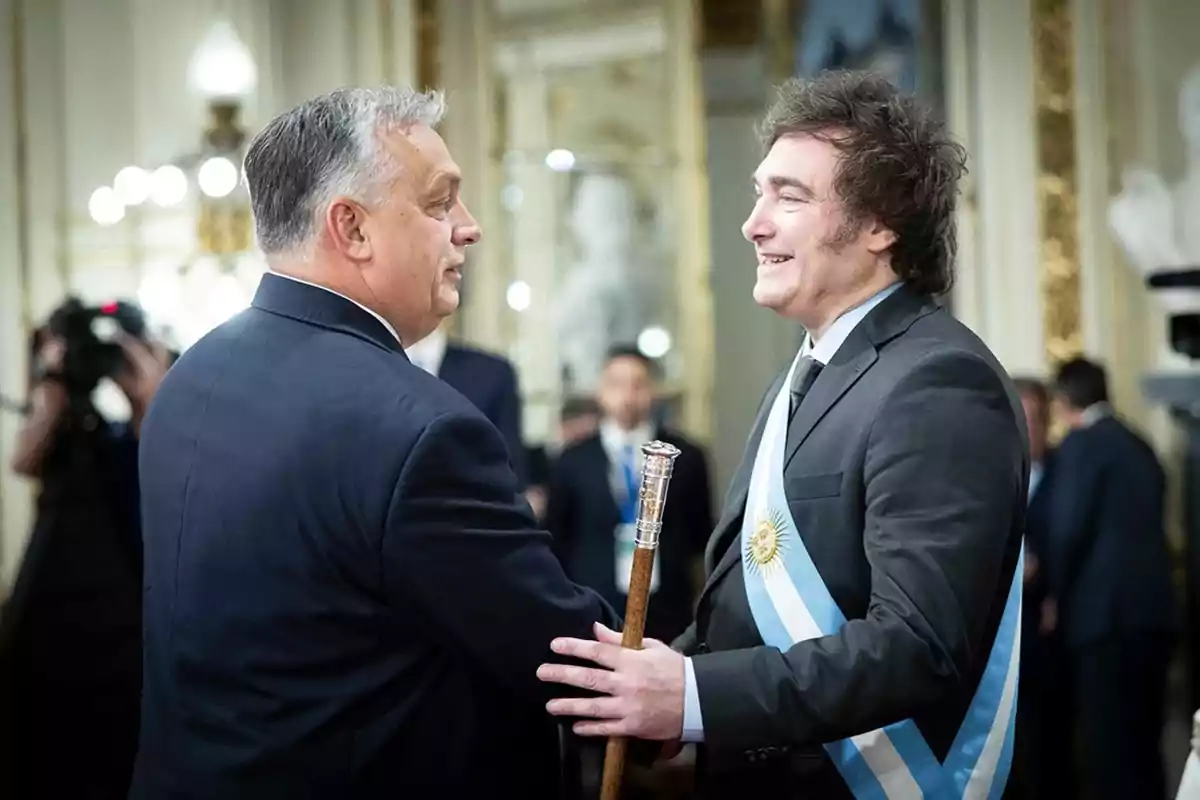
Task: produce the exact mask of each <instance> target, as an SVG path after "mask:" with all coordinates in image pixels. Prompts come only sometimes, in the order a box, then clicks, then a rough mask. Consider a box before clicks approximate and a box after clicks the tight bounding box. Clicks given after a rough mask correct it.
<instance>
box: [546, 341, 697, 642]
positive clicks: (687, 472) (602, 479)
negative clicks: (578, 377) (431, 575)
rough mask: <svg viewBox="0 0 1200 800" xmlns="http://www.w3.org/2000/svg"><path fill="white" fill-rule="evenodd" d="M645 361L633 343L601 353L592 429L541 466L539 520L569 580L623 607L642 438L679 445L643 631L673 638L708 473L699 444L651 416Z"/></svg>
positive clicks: (684, 610) (689, 580)
mask: <svg viewBox="0 0 1200 800" xmlns="http://www.w3.org/2000/svg"><path fill="white" fill-rule="evenodd" d="M654 396H655V378H654V365H653V363H652V362H651V361H650V359H649V358H647V357H646V356H644V355H643V354H642V353H641V352H639V351H638V350H637V349H636V348H633V347H618V348H615V349H614V350H612V351H611V352H610V353H609V355H608V360H607V362H606V364H605V365H604V370H603V372H602V373H601V375H600V383H599V387H598V393H597V399H598V401H599V404H600V407H601V409H602V412H603V416H602V417H601V421H600V425H599V429H598V430H597V431H596V432H595V433H594V434H592V435H591V436H589V437H587V438H586V439H583V440H582V441H580V442H577V443H576V444H573V445H571V446H570V447H567V448H566V449H565V450H563V452H562V454H561V455H560V456H559V458H558V460H557V461H556V462H555V464H554V466H553V468H552V469H551V473H550V489H549V492H548V500H547V512H546V526H547V527H548V528H549V529H550V532H551V533H552V534H553V535H554V546H555V550H556V551H557V552H558V553H559V555H560V557H561V559H562V561H563V564H564V565H565V566H566V568H567V573H568V574H569V575H570V576H571V578H572V579H573V580H576V581H578V582H579V583H581V584H583V585H584V586H590V587H591V588H593V589H595V590H596V591H598V592H600V594H601V595H602V596H603V597H604V598H605V599H606V600H608V601H609V603H611V604H612V605H613V607H614V608H615V609H617V612H618V613H620V614H624V611H625V599H626V593H627V592H628V588H629V587H628V582H629V570H630V567H631V565H632V558H633V540H634V522H635V521H636V519H637V493H638V488H639V486H640V483H641V469H642V460H643V459H642V453H641V448H642V445H644V444H646V443H648V442H651V441H653V440H655V439H660V440H663V441H666V442H670V443H671V444H673V445H675V446H676V447H678V448H679V450H680V453H679V457H678V458H677V459H676V460H675V467H674V473H673V474H672V476H671V489H670V492H671V493H670V498H671V502H670V503H668V504H667V506H666V509H665V512H664V517H663V530H662V535H661V538H660V539H659V549H658V553H657V562H656V564H655V566H654V582H653V584H652V588H653V593H652V595H651V602H650V607H649V611H648V612H647V619H646V635H647V636H651V637H654V638H656V639H668V640H669V639H673V638H675V637H676V636H678V635H679V634H681V633H683V630H684V628H686V627H687V626H688V623H689V622H691V619H692V604H693V602H694V600H695V596H696V593H697V592H698V591H699V585H698V581H697V577H698V574H699V570H700V569H701V566H700V559H701V558H702V556H703V555H704V544H705V542H706V541H707V540H708V534H709V533H710V532H711V531H712V525H713V514H712V497H711V482H710V480H709V476H708V463H707V460H706V458H705V455H704V452H703V451H702V450H701V449H700V448H699V447H698V446H696V444H694V443H693V442H692V441H691V440H690V439H688V438H687V437H685V436H684V435H683V434H681V433H679V432H678V431H673V430H671V429H669V428H666V427H662V426H656V425H655V424H654V423H653V421H652V419H651V412H652V410H653V404H654Z"/></svg>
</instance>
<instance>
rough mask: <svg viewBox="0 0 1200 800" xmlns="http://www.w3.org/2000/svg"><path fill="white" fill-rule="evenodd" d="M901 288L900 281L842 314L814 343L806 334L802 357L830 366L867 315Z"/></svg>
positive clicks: (801, 351)
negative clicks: (809, 357)
mask: <svg viewBox="0 0 1200 800" xmlns="http://www.w3.org/2000/svg"><path fill="white" fill-rule="evenodd" d="M899 288H900V281H896V282H895V283H893V284H891V285H890V286H888V287H887V288H885V289H883V290H881V291H879V292H876V293H875V294H873V295H871V297H869V298H867V300H865V301H863V302H862V303H859V304H858V305H856V306H855V307H854V308H851V309H849V310H847V311H845V312H843V313H842V315H841V316H840V317H838V318H837V319H836V320H834V322H833V324H832V325H830V326H829V330H827V331H825V334H824V335H823V336H822V337H821V338H820V339H818V340H817V341H816V342H815V343H814V342H813V339H812V336H811V335H809V334H805V336H804V345H803V346H802V347H801V348H800V355H801V356H812V357H813V358H814V359H815V360H817V361H819V362H820V363H821V364H828V363H829V361H830V359H832V358H833V357H834V356H835V355H836V354H837V351H838V350H839V349H840V348H841V346H842V343H843V342H845V341H846V339H847V338H849V336H850V334H851V333H853V331H854V329H855V328H857V327H858V324H859V323H860V322H862V321H863V320H864V319H866V317H867V315H868V314H870V313H871V311H872V310H873V309H874V308H875V306H877V305H879V304H880V303H882V302H883V301H884V300H886V299H887V298H888V297H889V296H890V295H891V294H892V293H893V292H895V291H896V290H897V289H899Z"/></svg>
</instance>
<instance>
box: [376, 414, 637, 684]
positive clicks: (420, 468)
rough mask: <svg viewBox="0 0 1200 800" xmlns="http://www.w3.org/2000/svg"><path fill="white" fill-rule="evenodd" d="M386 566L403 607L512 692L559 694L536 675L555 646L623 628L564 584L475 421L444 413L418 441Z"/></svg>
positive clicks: (484, 426) (400, 494)
mask: <svg viewBox="0 0 1200 800" xmlns="http://www.w3.org/2000/svg"><path fill="white" fill-rule="evenodd" d="M382 558H383V583H384V587H385V590H386V591H387V592H388V594H389V595H390V597H391V598H392V599H393V601H394V602H395V603H396V605H397V606H398V607H400V608H415V610H416V613H417V614H419V615H420V616H421V617H422V618H423V619H424V620H425V621H426V622H427V624H428V628H429V633H430V635H431V636H432V637H434V638H435V639H440V640H441V641H442V642H443V643H444V644H445V646H446V647H447V648H448V649H452V650H454V651H456V652H462V653H465V654H467V656H468V657H469V658H471V659H472V660H473V661H474V662H475V663H476V664H478V666H479V668H480V670H481V671H482V672H485V673H489V674H491V675H492V676H493V677H494V678H495V679H496V680H497V681H499V682H501V683H502V684H503V685H506V686H507V687H509V688H510V690H511V691H513V692H517V693H519V694H525V695H530V696H537V697H539V698H541V699H549V698H550V697H551V696H557V695H561V694H562V689H563V687H562V686H557V685H555V684H544V683H542V682H541V681H539V680H538V679H537V676H536V670H537V667H538V665H540V664H542V663H545V662H547V661H551V660H557V661H561V660H562V659H561V657H559V656H555V655H554V654H553V653H552V652H551V650H550V641H551V639H553V638H555V637H557V636H575V637H579V638H593V637H594V633H593V632H592V623H593V622H596V621H601V622H604V623H605V624H606V625H608V626H610V627H614V628H619V621H618V619H617V617H616V615H615V614H614V612H613V611H612V609H611V608H610V607H609V606H608V605H607V604H606V603H605V602H604V601H603V600H602V599H601V598H600V597H599V595H597V594H595V593H594V592H592V591H591V590H589V589H585V588H583V587H581V586H577V585H576V584H574V583H572V582H571V581H570V580H568V579H567V576H566V574H565V573H564V572H563V568H562V566H561V565H560V564H559V562H558V559H557V558H555V556H554V554H553V553H552V552H551V549H550V535H549V534H548V533H546V532H545V531H542V530H538V529H537V528H536V527H535V521H534V519H533V517H532V515H531V513H530V511H529V508H528V505H527V504H526V503H524V502H522V501H521V500H520V498H519V496H518V494H517V492H516V481H515V479H514V476H513V474H512V471H511V470H510V469H509V464H508V458H507V454H506V453H505V448H504V444H503V442H502V441H501V440H500V437H498V436H497V435H496V432H495V429H494V428H493V426H492V425H490V424H488V422H487V421H486V420H485V419H484V418H483V417H482V416H478V417H477V416H474V415H469V414H458V413H450V414H446V415H444V416H442V417H440V418H438V419H437V420H435V421H434V422H433V423H432V424H431V425H430V426H429V427H428V428H427V429H426V430H425V432H424V433H423V434H422V436H421V437H420V438H419V440H418V441H417V443H416V445H415V446H414V448H413V450H412V452H411V454H410V455H409V457H408V459H407V461H406V462H405V465H404V468H403V469H402V472H401V475H400V480H399V484H398V486H397V488H396V490H395V493H394V495H393V499H392V502H391V507H390V509H389V513H388V521H387V530H386V532H385V536H384V541H383V553H382Z"/></svg>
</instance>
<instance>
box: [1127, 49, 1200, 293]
mask: <svg viewBox="0 0 1200 800" xmlns="http://www.w3.org/2000/svg"><path fill="white" fill-rule="evenodd" d="M1179 129H1180V132H1181V133H1182V134H1183V140H1184V145H1185V148H1186V158H1187V162H1186V166H1185V168H1184V174H1183V176H1182V178H1181V179H1180V180H1179V182H1178V183H1177V184H1176V185H1175V186H1173V187H1172V186H1169V185H1168V184H1167V182H1166V181H1165V180H1164V179H1163V178H1162V176H1161V175H1159V174H1158V173H1156V172H1154V171H1152V170H1149V169H1145V168H1141V167H1130V168H1128V169H1126V170H1125V172H1124V174H1123V175H1122V191H1121V193H1120V194H1119V195H1117V196H1116V197H1115V198H1113V200H1112V202H1111V203H1110V204H1109V209H1108V222H1109V226H1110V227H1111V228H1112V230H1113V232H1114V233H1115V234H1116V236H1117V238H1118V239H1119V240H1120V242H1121V244H1122V246H1123V247H1124V248H1125V252H1126V254H1127V255H1128V256H1129V258H1130V260H1131V261H1132V262H1133V263H1134V264H1135V265H1136V266H1137V267H1138V269H1140V270H1141V271H1142V272H1143V273H1144V274H1150V273H1153V272H1159V271H1163V270H1176V269H1182V268H1185V267H1193V268H1200V64H1197V65H1196V66H1194V67H1193V68H1192V69H1191V71H1189V72H1188V74H1187V76H1186V77H1185V78H1184V81H1183V86H1182V88H1181V89H1180V92H1179ZM1165 299H1166V298H1164V300H1165Z"/></svg>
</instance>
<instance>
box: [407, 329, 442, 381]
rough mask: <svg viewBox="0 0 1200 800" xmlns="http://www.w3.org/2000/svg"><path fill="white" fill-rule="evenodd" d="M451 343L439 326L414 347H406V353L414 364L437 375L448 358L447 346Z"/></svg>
mask: <svg viewBox="0 0 1200 800" xmlns="http://www.w3.org/2000/svg"><path fill="white" fill-rule="evenodd" d="M448 344H449V342H448V340H447V337H446V332H445V331H444V330H442V329H441V328H437V329H436V330H434V332H433V333H431V334H429V335H428V336H426V337H425V338H424V339H422V340H421V341H419V342H417V343H416V344H414V345H413V346H412V347H409V348H406V349H405V351H404V352H405V353H407V354H408V358H409V360H410V361H412V362H413V363H414V364H416V365H417V366H418V367H420V368H421V369H423V370H425V371H426V372H428V373H429V374H430V375H437V374H438V373H439V372H441V371H442V361H443V360H444V359H445V358H446V347H447V345H448Z"/></svg>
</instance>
